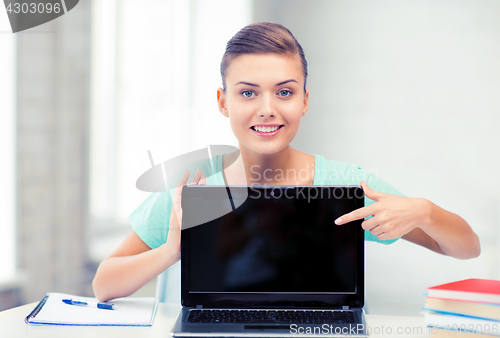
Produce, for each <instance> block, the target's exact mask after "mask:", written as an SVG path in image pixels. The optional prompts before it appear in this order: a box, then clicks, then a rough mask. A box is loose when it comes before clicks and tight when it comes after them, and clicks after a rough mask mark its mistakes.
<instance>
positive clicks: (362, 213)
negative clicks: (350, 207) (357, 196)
mask: <svg viewBox="0 0 500 338" xmlns="http://www.w3.org/2000/svg"><path fill="white" fill-rule="evenodd" d="M374 206H375V204H372V205H369V206H367V207H362V208H359V209H356V210H354V211H351V212H350V213H348V214H345V215H342V216H340V217H339V218H337V219H336V220H335V224H337V225H342V224H346V223H349V222H352V221H355V220H358V219H364V218H366V217H368V216H372V215H373V213H374Z"/></svg>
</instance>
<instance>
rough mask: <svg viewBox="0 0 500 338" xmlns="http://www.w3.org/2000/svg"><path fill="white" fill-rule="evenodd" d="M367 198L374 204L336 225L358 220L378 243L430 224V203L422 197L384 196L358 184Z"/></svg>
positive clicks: (355, 211) (339, 219) (356, 211)
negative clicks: (360, 220)
mask: <svg viewBox="0 0 500 338" xmlns="http://www.w3.org/2000/svg"><path fill="white" fill-rule="evenodd" d="M361 187H362V188H363V190H364V192H365V195H366V197H368V198H370V199H372V200H374V201H375V203H373V204H371V205H369V206H366V207H363V208H359V209H357V210H354V211H352V212H350V213H348V214H345V215H343V216H340V217H339V218H337V219H336V220H335V224H337V225H341V224H346V223H349V222H352V221H355V220H358V219H364V218H366V217H369V216H373V217H370V218H368V219H366V220H365V221H363V223H362V224H361V226H362V227H363V229H364V230H369V231H370V233H371V234H373V235H375V236H377V238H378V239H380V240H387V239H394V238H398V237H401V236H403V235H406V234H407V233H409V232H410V231H412V230H413V229H415V228H417V227H424V226H425V225H426V224H428V222H429V215H430V209H431V202H430V201H428V200H426V199H424V198H410V197H403V196H397V195H390V194H384V193H381V192H377V191H375V190H372V189H370V188H369V187H368V185H367V184H366V182H365V181H364V180H363V181H361Z"/></svg>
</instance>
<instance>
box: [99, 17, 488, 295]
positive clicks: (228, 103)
mask: <svg viewBox="0 0 500 338" xmlns="http://www.w3.org/2000/svg"><path fill="white" fill-rule="evenodd" d="M221 76H222V81H223V87H222V88H218V89H217V101H218V108H219V110H220V112H221V113H222V115H224V116H225V117H227V118H229V121H230V125H231V128H232V131H233V133H234V135H235V136H236V138H237V139H238V144H239V151H236V152H234V153H230V154H225V155H223V156H216V158H214V159H213V162H214V163H213V166H215V168H216V170H215V172H216V174H214V175H211V176H209V177H205V176H204V174H207V172H205V173H204V172H203V171H202V170H201V169H198V170H197V171H196V173H195V175H194V177H193V178H192V179H191V182H190V184H201V185H203V184H208V185H252V184H258V185H320V186H321V185H361V186H362V187H363V189H364V191H365V205H366V206H365V207H363V208H360V209H358V210H356V211H355V212H352V213H350V214H347V215H344V216H341V217H340V219H338V220H337V224H338V225H343V224H345V223H349V222H351V221H354V220H358V219H363V218H366V220H365V221H364V222H363V229H364V230H365V231H364V234H365V239H366V240H368V241H373V242H379V243H383V244H390V243H393V242H395V241H396V240H398V239H399V238H400V237H403V238H404V239H406V240H408V241H410V242H413V243H416V244H419V245H421V246H424V247H426V248H428V249H431V250H433V251H435V252H438V253H441V254H446V255H450V256H453V257H457V258H472V257H476V256H478V255H479V252H480V246H479V240H478V237H477V235H476V234H475V233H474V232H473V231H472V229H471V228H470V226H469V225H468V224H467V222H465V221H464V220H463V219H462V218H461V217H459V216H457V215H455V214H453V213H451V212H448V211H446V210H444V209H442V208H440V207H438V206H436V205H435V204H433V203H432V202H430V201H428V200H426V199H423V198H408V197H405V196H403V195H402V194H401V193H400V192H399V191H397V190H396V189H394V188H393V187H392V186H390V185H389V184H388V183H386V182H384V181H383V180H381V179H380V178H378V177H377V176H375V175H373V174H371V173H369V172H367V171H365V170H362V169H361V168H359V167H358V166H355V165H352V164H348V163H342V162H338V161H333V160H326V159H325V158H324V157H322V156H320V155H311V154H307V153H305V152H302V151H299V150H296V149H294V148H292V147H291V146H290V142H291V141H292V140H293V139H294V137H295V136H296V134H297V132H298V130H299V126H300V122H301V119H302V117H303V116H304V115H305V114H306V113H307V111H308V108H309V100H308V99H309V90H308V89H307V88H305V84H306V77H307V63H306V61H305V57H304V54H303V52H302V48H301V47H300V45H299V44H298V42H297V40H296V39H295V38H294V37H293V35H292V34H291V32H290V31H288V30H287V29H286V28H285V27H283V26H282V25H279V24H275V23H255V24H251V25H249V26H247V27H244V28H243V29H242V30H240V31H239V32H238V33H237V34H236V35H235V36H234V37H233V38H232V39H230V40H229V42H228V44H227V47H226V53H225V54H224V57H223V59H222V64H221ZM217 169H219V170H217ZM269 172H270V173H271V174H268V173H269ZM284 172H286V173H287V174H288V173H289V172H294V173H296V172H299V173H301V172H305V175H303V176H301V175H299V176H298V178H297V176H294V179H291V178H290V177H289V176H285V177H283V173H284ZM250 173H252V174H258V175H259V176H258V177H259V178H257V179H255V177H252V176H251V175H250ZM273 173H280V174H281V175H280V176H278V175H273ZM189 177H190V172H189V171H187V170H186V171H185V173H184V176H183V177H182V179H181V180H180V182H179V184H178V187H177V189H176V191H175V194H174V197H173V199H172V198H171V197H170V194H169V193H166V194H158V193H156V194H155V193H154V194H153V195H151V196H150V198H148V199H147V200H146V201H145V202H144V203H143V204H141V205H140V206H139V207H138V208H137V209H136V211H134V213H133V214H132V215H131V216H130V218H129V219H130V221H131V223H132V226H133V228H134V230H133V231H131V233H130V234H129V236H128V237H127V238H126V239H125V240H124V242H123V243H122V244H121V245H120V246H119V247H118V248H117V249H116V250H115V251H114V252H113V253H112V254H111V255H110V256H109V257H108V258H106V259H105V260H104V261H103V262H102V263H101V265H100V266H99V269H98V271H97V273H96V277H95V279H94V282H93V286H94V292H95V294H96V297H97V298H99V299H100V300H108V299H110V298H114V297H119V296H125V295H128V294H130V293H132V292H134V291H135V290H137V289H138V288H139V287H141V286H142V285H144V284H145V283H146V282H148V281H149V280H150V279H152V278H154V277H155V276H156V275H157V274H159V273H161V272H162V271H164V270H165V269H166V268H168V267H169V266H171V265H172V264H173V263H175V262H176V261H177V260H179V257H180V224H181V222H182V209H181V201H180V199H181V191H182V187H183V186H184V185H186V184H187V183H188V180H189ZM278 177H279V179H278ZM304 226H307V225H306V224H305V225H304ZM343 226H344V225H343ZM345 226H349V225H345ZM351 226H352V225H351Z"/></svg>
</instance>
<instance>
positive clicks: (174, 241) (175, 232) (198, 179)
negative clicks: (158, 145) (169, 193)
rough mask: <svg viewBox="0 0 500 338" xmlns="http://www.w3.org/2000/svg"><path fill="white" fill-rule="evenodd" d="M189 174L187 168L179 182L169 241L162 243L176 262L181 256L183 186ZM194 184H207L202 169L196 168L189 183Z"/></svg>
mask: <svg viewBox="0 0 500 338" xmlns="http://www.w3.org/2000/svg"><path fill="white" fill-rule="evenodd" d="M189 176H190V172H189V170H187V169H186V171H185V172H184V175H182V178H181V180H180V181H179V183H178V184H177V188H176V189H175V194H174V201H173V207H172V211H171V213H170V222H169V229H168V236H167V242H166V243H165V244H163V245H162V246H163V247H164V250H165V251H167V252H168V254H169V255H173V258H174V260H175V262H176V261H178V260H179V259H180V256H181V224H182V208H181V197H182V188H183V187H184V186H185V185H186V183H187V181H188V179H189ZM192 184H198V185H205V184H206V177H205V176H204V175H203V172H202V171H201V169H198V170H196V173H195V174H194V177H193V179H192V180H191V183H189V185H192ZM171 257H172V256H171Z"/></svg>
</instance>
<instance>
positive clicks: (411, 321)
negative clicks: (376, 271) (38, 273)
mask: <svg viewBox="0 0 500 338" xmlns="http://www.w3.org/2000/svg"><path fill="white" fill-rule="evenodd" d="M36 305H37V303H31V304H27V305H23V306H19V307H16V308H13V309H10V310H6V311H2V312H0V337H2V338H11V337H12V338H24V337H37V338H38V337H47V338H59V337H60V338H69V337H71V338H80V337H86V338H88V337H91V338H101V337H102V338H110V337H120V338H129V337H140V338H156V337H158V338H160V337H161V338H168V337H170V334H169V333H168V332H170V329H171V328H172V326H173V325H174V321H175V319H176V317H177V314H178V312H179V309H180V307H179V306H177V305H173V304H165V303H160V305H159V307H158V311H157V313H156V318H155V321H154V324H153V326H152V327H116V326H115V327H106V326H103V327H96V326H88V327H82V326H51V325H40V326H34V325H26V324H25V323H24V318H25V317H26V316H27V315H28V314H29V313H30V312H31V310H33V308H34V307H35V306H36ZM366 320H367V323H368V326H369V327H370V328H371V329H372V331H371V332H372V335H371V337H373V338H378V337H391V338H398V337H409V338H425V337H429V329H427V328H426V327H425V324H424V319H423V317H396V316H377V315H367V316H366ZM398 330H399V332H402V334H398ZM405 330H406V332H407V334H405ZM296 336H299V337H300V335H298V334H297V335H296Z"/></svg>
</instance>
